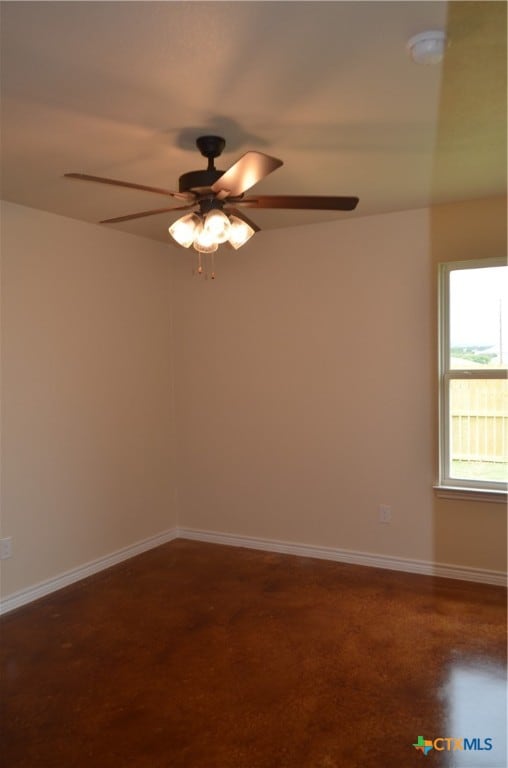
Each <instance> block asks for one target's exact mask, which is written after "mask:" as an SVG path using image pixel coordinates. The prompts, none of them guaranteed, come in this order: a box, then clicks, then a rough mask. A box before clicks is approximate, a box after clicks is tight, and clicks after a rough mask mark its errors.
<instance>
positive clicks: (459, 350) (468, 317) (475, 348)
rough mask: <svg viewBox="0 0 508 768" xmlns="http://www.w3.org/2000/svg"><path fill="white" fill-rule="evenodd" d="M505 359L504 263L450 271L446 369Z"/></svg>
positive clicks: (507, 301) (507, 307) (507, 275)
mask: <svg viewBox="0 0 508 768" xmlns="http://www.w3.org/2000/svg"><path fill="white" fill-rule="evenodd" d="M507 362H508V266H504V267H482V268H480V269H455V270H453V271H452V272H450V360H449V366H450V368H456V369H457V368H485V367H488V368H498V367H506V364H507Z"/></svg>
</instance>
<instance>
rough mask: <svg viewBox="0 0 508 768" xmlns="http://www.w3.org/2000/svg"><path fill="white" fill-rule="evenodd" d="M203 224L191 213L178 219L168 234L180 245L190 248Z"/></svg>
mask: <svg viewBox="0 0 508 768" xmlns="http://www.w3.org/2000/svg"><path fill="white" fill-rule="evenodd" d="M200 224H201V222H200V221H199V218H198V217H197V216H196V214H195V213H189V214H187V215H186V216H182V218H181V219H177V220H176V221H175V222H173V224H171V226H170V227H169V228H168V232H169V234H170V235H171V237H172V238H173V240H176V242H177V243H178V244H179V245H183V247H184V248H188V247H189V246H190V245H192V243H193V242H194V238H195V236H196V229H197V227H198V226H199V225H200Z"/></svg>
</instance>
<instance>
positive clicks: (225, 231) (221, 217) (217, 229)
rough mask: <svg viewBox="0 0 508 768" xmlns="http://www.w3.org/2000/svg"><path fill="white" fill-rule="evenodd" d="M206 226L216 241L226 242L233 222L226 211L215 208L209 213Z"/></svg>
mask: <svg viewBox="0 0 508 768" xmlns="http://www.w3.org/2000/svg"><path fill="white" fill-rule="evenodd" d="M204 228H205V230H206V231H207V232H208V233H209V234H210V235H211V236H212V237H213V239H214V241H215V242H216V243H225V242H226V240H227V239H228V238H229V231H230V229H231V224H230V223H229V219H228V217H227V216H226V214H225V213H223V212H222V211H219V210H216V209H215V210H212V211H210V213H207V215H206V217H205V223H204Z"/></svg>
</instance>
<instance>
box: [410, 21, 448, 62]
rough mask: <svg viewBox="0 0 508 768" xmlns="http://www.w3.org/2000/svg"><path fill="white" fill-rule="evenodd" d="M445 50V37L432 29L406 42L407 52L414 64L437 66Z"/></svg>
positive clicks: (442, 33) (439, 31) (441, 32)
mask: <svg viewBox="0 0 508 768" xmlns="http://www.w3.org/2000/svg"><path fill="white" fill-rule="evenodd" d="M445 48H446V35H445V33H444V32H443V31H442V30H439V29H433V30H429V31H428V32H420V33H419V34H418V35H413V37H411V38H410V39H409V40H408V41H407V50H408V51H409V55H410V56H411V58H412V59H413V61H414V62H415V64H439V62H440V61H442V59H443V56H444V52H445Z"/></svg>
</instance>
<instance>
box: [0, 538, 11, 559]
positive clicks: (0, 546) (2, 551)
mask: <svg viewBox="0 0 508 768" xmlns="http://www.w3.org/2000/svg"><path fill="white" fill-rule="evenodd" d="M11 555H12V536H7V538H5V539H0V560H7V558H8V557H11Z"/></svg>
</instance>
